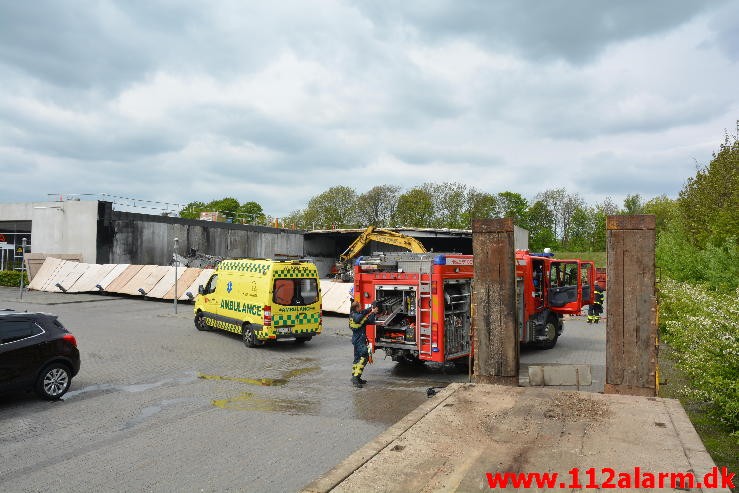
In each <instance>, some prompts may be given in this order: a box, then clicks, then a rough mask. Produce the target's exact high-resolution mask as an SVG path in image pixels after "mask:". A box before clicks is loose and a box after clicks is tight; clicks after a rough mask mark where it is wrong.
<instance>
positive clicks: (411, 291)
mask: <svg viewBox="0 0 739 493" xmlns="http://www.w3.org/2000/svg"><path fill="white" fill-rule="evenodd" d="M354 293H355V297H356V299H357V300H360V301H361V302H362V303H363V305H364V306H368V305H369V303H372V302H374V303H376V304H377V306H378V307H379V313H378V314H377V316H376V319H375V324H374V325H371V326H368V330H367V337H368V339H369V340H370V342H371V345H372V347H373V348H374V349H375V350H377V349H382V350H384V351H385V353H386V355H387V356H389V357H391V358H392V359H393V360H394V361H401V362H416V361H435V362H444V361H450V360H456V359H459V358H463V357H465V356H468V355H469V351H470V332H471V325H472V322H471V314H470V306H471V293H472V256H470V255H462V254H435V253H426V254H417V253H415V254H414V253H405V252H388V253H380V254H375V255H372V256H365V257H361V258H360V259H359V260H358V261H357V263H356V264H355V288H354Z"/></svg>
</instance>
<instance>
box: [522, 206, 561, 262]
mask: <svg viewBox="0 0 739 493" xmlns="http://www.w3.org/2000/svg"><path fill="white" fill-rule="evenodd" d="M526 216H527V217H528V224H527V227H528V230H529V249H530V250H532V251H536V252H540V251H542V250H543V249H544V248H547V247H550V248H552V247H554V246H555V245H556V243H557V238H556V237H555V236H554V214H553V213H552V211H551V210H550V209H549V208H548V207H547V205H546V204H545V203H544V202H542V201H541V200H537V201H536V202H534V203H533V204H531V207H529V210H528V211H527V214H526Z"/></svg>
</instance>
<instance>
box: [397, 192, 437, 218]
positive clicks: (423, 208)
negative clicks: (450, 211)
mask: <svg viewBox="0 0 739 493" xmlns="http://www.w3.org/2000/svg"><path fill="white" fill-rule="evenodd" d="M433 218H434V199H433V197H432V196H431V194H430V193H429V192H428V191H427V190H424V189H423V188H421V187H415V188H412V189H410V190H408V191H407V192H405V193H403V194H402V195H401V196H400V197H398V209H397V210H396V211H395V217H394V218H393V225H395V226H408V227H415V228H429V227H431V222H432V220H433Z"/></svg>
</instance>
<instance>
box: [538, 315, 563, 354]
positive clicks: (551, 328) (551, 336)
mask: <svg viewBox="0 0 739 493" xmlns="http://www.w3.org/2000/svg"><path fill="white" fill-rule="evenodd" d="M558 328H559V324H558V323H557V318H556V317H549V318H548V319H547V323H546V325H545V326H544V332H545V333H546V336H547V339H546V340H544V341H541V342H539V344H537V346H538V347H539V348H540V349H552V348H553V347H554V346H555V345H556V344H557V339H558V338H559V334H558V331H559V330H558Z"/></svg>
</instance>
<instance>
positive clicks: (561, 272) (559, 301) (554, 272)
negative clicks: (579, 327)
mask: <svg viewBox="0 0 739 493" xmlns="http://www.w3.org/2000/svg"><path fill="white" fill-rule="evenodd" d="M580 276H581V273H580V262H579V261H577V260H569V261H567V260H565V261H551V262H550V263H549V293H548V294H549V308H550V309H551V310H552V311H553V312H557V313H563V314H567V313H569V314H578V313H580V310H581V309H582V282H581V277H580Z"/></svg>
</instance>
